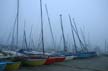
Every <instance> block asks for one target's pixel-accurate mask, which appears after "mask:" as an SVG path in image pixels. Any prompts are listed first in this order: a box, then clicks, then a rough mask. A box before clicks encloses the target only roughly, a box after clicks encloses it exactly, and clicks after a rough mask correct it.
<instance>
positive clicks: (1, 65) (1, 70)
mask: <svg viewBox="0 0 108 71" xmlns="http://www.w3.org/2000/svg"><path fill="white" fill-rule="evenodd" d="M5 67H6V63H4V62H0V71H4V70H5Z"/></svg>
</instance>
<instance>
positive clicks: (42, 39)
mask: <svg viewBox="0 0 108 71" xmlns="http://www.w3.org/2000/svg"><path fill="white" fill-rule="evenodd" d="M40 11H41V34H42V38H41V41H42V48H43V54H44V53H45V49H44V38H43V13H42V0H40Z"/></svg>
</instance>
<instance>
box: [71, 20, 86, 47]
mask: <svg viewBox="0 0 108 71" xmlns="http://www.w3.org/2000/svg"><path fill="white" fill-rule="evenodd" d="M73 24H74V26H75V28H74V30H75V33H76V35H77V37H78V40H79V42H80V45H81V48H85V47H84V44H83V42H82V41H81V39H80V36H79V32H78V29H77V26H76V23H75V20H74V18H73Z"/></svg>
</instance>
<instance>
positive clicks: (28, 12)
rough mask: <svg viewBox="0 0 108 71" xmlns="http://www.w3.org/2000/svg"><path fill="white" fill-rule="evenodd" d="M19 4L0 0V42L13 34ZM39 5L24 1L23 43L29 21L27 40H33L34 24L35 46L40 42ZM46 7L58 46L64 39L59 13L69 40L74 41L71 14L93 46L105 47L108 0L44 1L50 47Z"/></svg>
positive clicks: (107, 27) (44, 18)
mask: <svg viewBox="0 0 108 71" xmlns="http://www.w3.org/2000/svg"><path fill="white" fill-rule="evenodd" d="M16 2H17V0H0V43H6V42H7V41H6V40H7V38H8V36H9V33H10V31H12V27H13V22H14V20H15V16H16V7H17V3H16ZM39 4H40V3H39V0H20V12H19V13H20V17H19V18H20V20H19V22H20V23H19V40H21V39H22V33H23V25H24V21H25V22H26V30H27V37H29V33H30V29H31V25H33V38H34V41H35V43H36V44H37V43H38V40H39V35H40V26H41V24H40V7H39V6H40V5H39ZM45 4H47V6H48V11H49V16H50V19H51V25H52V26H53V27H52V29H53V32H54V37H55V38H56V40H57V43H58V42H59V40H60V37H61V29H60V18H59V14H62V15H63V25H64V30H65V31H64V32H65V37H66V39H69V40H70V41H72V35H71V27H70V23H69V19H68V14H70V15H71V17H72V18H75V21H76V23H77V26H78V28H83V31H84V32H85V36H86V39H87V40H89V41H90V42H91V44H93V45H99V46H101V47H104V40H107V41H108V31H107V30H108V0H43V20H44V37H45V38H44V39H45V43H46V44H47V43H48V42H50V41H51V40H50V38H51V34H50V31H49V25H48V20H47V15H46V11H45ZM79 31H80V29H79ZM48 39H49V40H48ZM68 42H69V41H68Z"/></svg>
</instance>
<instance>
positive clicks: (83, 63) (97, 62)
mask: <svg viewBox="0 0 108 71" xmlns="http://www.w3.org/2000/svg"><path fill="white" fill-rule="evenodd" d="M18 71H108V57H104V56H100V57H95V58H90V59H75V60H70V61H65V62H60V63H54V64H51V65H42V66H37V67H21V68H20V69H19V70H18Z"/></svg>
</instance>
